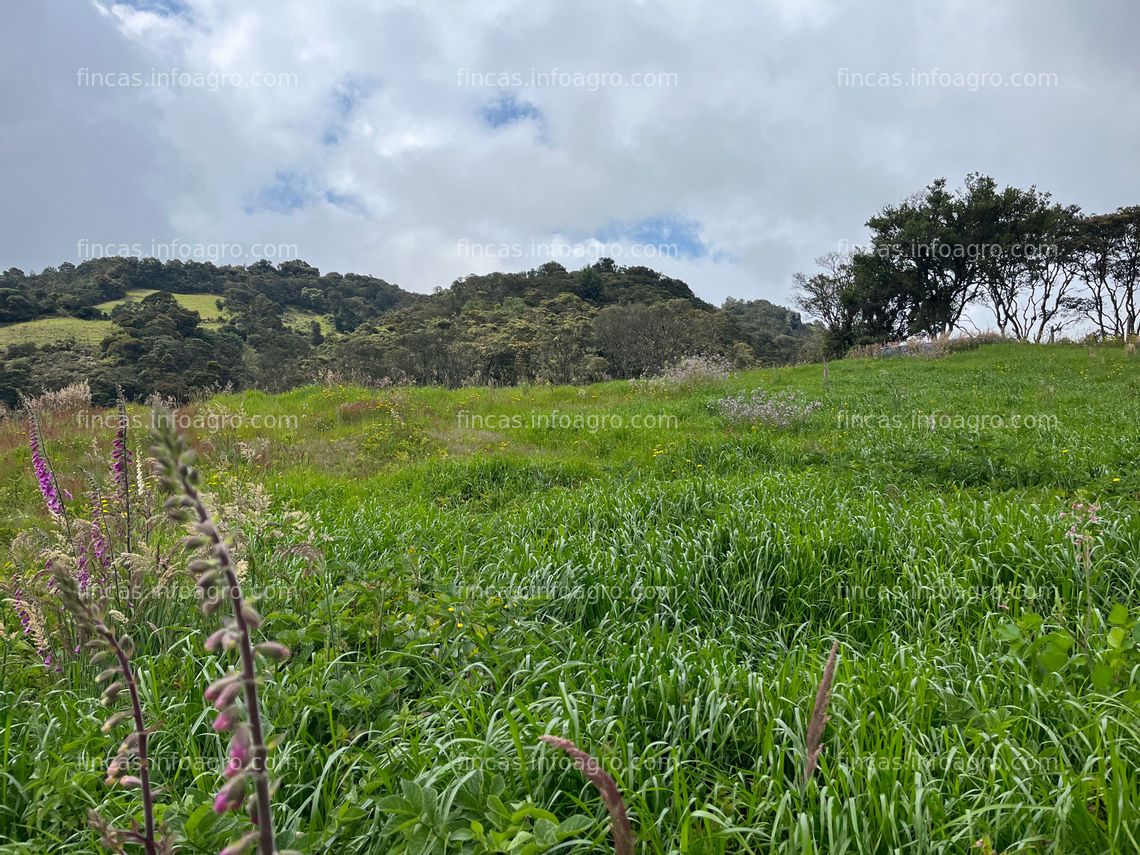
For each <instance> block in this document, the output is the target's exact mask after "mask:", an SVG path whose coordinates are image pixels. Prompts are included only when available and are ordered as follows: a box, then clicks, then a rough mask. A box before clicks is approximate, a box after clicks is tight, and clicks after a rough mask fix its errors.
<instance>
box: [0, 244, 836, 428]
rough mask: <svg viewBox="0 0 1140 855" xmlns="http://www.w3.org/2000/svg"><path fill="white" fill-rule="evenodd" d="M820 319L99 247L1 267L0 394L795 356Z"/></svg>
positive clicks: (590, 277)
mask: <svg viewBox="0 0 1140 855" xmlns="http://www.w3.org/2000/svg"><path fill="white" fill-rule="evenodd" d="M819 337H820V329H819V328H818V327H817V326H814V325H809V324H805V323H803V322H802V320H801V319H800V316H799V315H798V314H797V313H796V312H794V311H791V310H789V309H786V308H784V307H781V306H776V305H774V304H772V303H769V302H768V301H766V300H754V301H742V300H729V301H727V302H726V303H725V305H724V306H723V307H722V308H716V307H714V306H712V305H710V304H708V303H706V302H704V301H703V300H700V299H699V298H697V297H696V296H695V295H694V293H693V291H692V289H691V288H690V287H689V286H688V285H687V284H686V283H684V282H682V281H680V280H677V279H672V278H669V277H667V276H664V275H662V274H661V273H658V272H657V271H654V270H651V269H649V268H647V267H636V266H635V267H621V266H619V265H617V264H615V263H614V262H613V261H612V260H611V259H601V260H600V261H598V262H596V263H594V264H592V265H590V266H587V267H584V268H582V269H580V270H576V271H568V270H566V269H565V268H564V267H562V266H561V265H559V264H557V263H553V262H551V263H547V264H545V265H543V266H541V267H539V268H536V269H534V270H530V271H526V272H522V273H491V274H486V275H477V276H476V275H473V276H467V277H464V278H462V279H459V280H457V281H456V282H454V283H452V284H451V285H450V286H448V287H446V288H437V289H436V290H435V292H434V293H432V294H426V295H425V294H416V293H412V292H409V291H405V290H403V289H402V288H400V287H398V286H396V285H393V284H391V283H389V282H385V281H384V280H382V279H378V278H376V277H372V276H364V275H358V274H352V273H349V274H340V273H325V274H322V273H321V272H320V271H319V270H318V269H317V268H315V267H313V266H312V265H310V264H307V263H306V262H304V261H300V260H295V261H287V262H283V263H281V264H278V265H276V266H275V265H273V264H271V263H269V262H268V261H260V262H258V263H256V264H252V265H250V266H248V267H242V266H217V265H214V264H212V263H208V262H182V261H168V262H165V263H164V262H160V261H158V260H156V259H152V258H146V259H140V258H123V257H111V258H101V259H95V260H91V261H86V262H84V263H82V264H80V265H73V264H63V265H60V266H59V267H57V268H47V269H45V270H43V271H41V272H40V273H37V274H25V273H24V272H23V271H21V270H18V269H11V270H8V271H7V272H5V273H4V274H3V275H2V276H0V347H3V348H4V349H3V350H2V351H0V353H2V354H3V355H2V357H0V401H2V402H4V403H6V404H8V405H9V406H10V405H12V404H13V403H14V402H15V401H16V400H18V396H19V393H20V392H24V393H38V392H40V391H42V390H45V389H48V390H50V389H56V388H61V387H62V386H64V385H67V384H69V383H72V382H76V381H79V380H87V381H89V382H90V383H91V385H92V388H93V390H94V392H95V395H96V398H97V399H100V400H107V399H108V398H109V397H111V396H113V395H114V390H115V389H116V388H117V387H121V388H122V389H123V390H124V391H125V392H126V393H127V394H128V395H129V396H131V397H136V398H138V397H145V396H146V395H149V394H151V393H152V392H159V393H161V394H163V395H169V396H173V397H176V398H185V397H189V396H193V395H195V394H198V393H200V392H201V391H204V390H209V389H212V388H219V387H223V386H226V385H233V386H235V387H238V388H242V387H257V388H264V389H269V390H281V389H285V388H289V387H292V386H295V385H299V384H303V383H307V382H311V381H312V380H314V379H316V378H319V377H324V376H330V375H336V376H339V377H342V378H345V379H351V380H358V381H361V382H383V381H385V380H390V381H393V382H413V383H434V384H441V385H448V386H456V385H461V384H467V383H500V384H512V383H520V382H554V383H576V382H589V381H593V380H599V379H604V378H620V377H641V376H646V375H651V374H653V373H655V372H657V371H660V370H661V369H662V368H664V367H665V366H667V365H668V364H670V363H671V362H673V361H675V360H677V359H679V358H681V357H683V356H686V355H691V354H714V355H719V356H722V357H724V358H726V359H728V360H730V361H731V362H732V363H733V364H734V365H737V366H740V367H744V366H748V365H755V364H768V365H771V364H781V363H788V362H794V361H796V360H798V359H801V358H803V357H805V356H806V355H808V354H809V352H814V350H813V349H817V348H818V343H819Z"/></svg>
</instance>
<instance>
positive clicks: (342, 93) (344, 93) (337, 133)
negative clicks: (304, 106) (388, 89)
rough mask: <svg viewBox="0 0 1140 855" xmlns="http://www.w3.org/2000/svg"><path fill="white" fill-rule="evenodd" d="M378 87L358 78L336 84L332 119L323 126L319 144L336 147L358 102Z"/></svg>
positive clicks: (350, 78) (371, 82) (374, 82)
mask: <svg viewBox="0 0 1140 855" xmlns="http://www.w3.org/2000/svg"><path fill="white" fill-rule="evenodd" d="M378 87H379V84H378V83H376V81H373V80H368V79H366V78H360V77H349V78H346V79H345V80H343V81H341V82H340V83H338V84H337V85H336V86H335V87H334V88H333V90H332V99H331V100H332V118H331V119H330V120H329V122H328V124H327V125H325V129H324V132H323V133H322V134H321V142H322V143H324V144H325V145H336V144H337V143H339V142H340V141H341V139H342V138H343V137H344V132H345V128H346V126H347V124H348V120H349V119H350V118H352V114H353V113H354V112H356V108H357V107H359V106H360V102H361V101H363V100H364V99H365V98H367V97H368V96H369V95H371V94H372V93H373V92H375V91H376V89H377V88H378Z"/></svg>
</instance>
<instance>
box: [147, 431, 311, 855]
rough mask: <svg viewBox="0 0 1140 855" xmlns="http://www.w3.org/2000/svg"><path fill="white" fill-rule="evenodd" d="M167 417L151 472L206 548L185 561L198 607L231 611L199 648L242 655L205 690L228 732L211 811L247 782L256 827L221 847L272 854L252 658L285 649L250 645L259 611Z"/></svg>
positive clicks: (238, 802)
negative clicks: (220, 784) (222, 782)
mask: <svg viewBox="0 0 1140 855" xmlns="http://www.w3.org/2000/svg"><path fill="white" fill-rule="evenodd" d="M171 422H172V419H170V418H168V417H163V416H162V415H161V414H159V415H158V416H157V417H156V418H155V419H154V424H155V425H156V427H155V430H154V431H153V434H152V436H153V438H154V441H155V446H154V452H153V454H154V457H155V472H156V474H157V475H158V476H159V479H160V484H161V486H162V488H163V489H164V490H166V491H167V492H169V493H171V496H170V498H169V499H167V501H166V509H167V512H168V513H169V514H170V516H171V518H172V519H174V520H175V521H178V522H182V523H186V524H187V525H188V526H189V528H190V529H191V531H192V532H193V533H192V534H191V535H190V537H189V538H187V541H186V546H187V547H188V548H190V549H202V548H205V549H206V550H207V557H206V558H202V559H198V560H196V561H192V562H191V563H190V567H189V569H190V571H191V572H192V573H193V574H194V576H195V577H196V579H197V584H198V587H199V589H200V590H201V592H202V597H203V600H202V610H203V611H204V612H205V613H206V614H213V613H214V612H215V611H217V610H218V608H219V607H221V606H222V605H223V603H226V602H228V603H229V605H230V607H231V610H232V616H229V617H226V618H225V619H224V620H223V623H222V626H221V628H220V629H218V630H216V631H215V632H213V633H211V635H210V636H209V638H207V639H206V642H205V647H206V649H207V650H208V651H210V652H211V653H213V652H222V651H227V650H232V649H235V648H236V649H237V651H238V653H239V660H240V670H238V671H232V672H230V673H228V674H226V675H225V676H223V677H222V678H221V679H220V680H217V681H215V682H213V683H211V684H210V685H209V686H208V687H207V688H206V691H205V699H206V700H207V701H209V702H210V703H212V704H213V705H214V707H215V708H216V709H217V710H218V715H217V717H216V718H215V719H214V730H215V731H217V732H218V733H225V732H230V731H232V732H233V736H232V737H231V739H230V751H229V761H228V763H227V766H226V769H225V772H224V776H225V777H226V778H227V779H228V780H227V783H226V784H225V785H224V786H223V787H222V788H221V790H219V791H218V794H217V796H216V797H215V799H214V810H215V811H217V812H218V813H226V812H229V811H233V810H238V809H239V808H241V807H242V805H243V804H247V802H246V790H247V787H248V785H249V784H250V783H252V788H253V792H252V794H251V795H250V798H249V800H248V804H247V809H248V811H249V813H250V816H251V818H252V819H253V821H254V823H255V824H256V825H257V830H256V831H255V832H250V833H249V834H247V835H245V836H243V837H241V838H239V839H238V840H236V841H234V842H233V843H231V844H230V845H229V846H228V847H226V849H224V850H222V851H223V852H224V853H237V852H246V851H247V850H249V849H250V848H251V847H252V846H254V845H255V844H256V846H257V852H258V853H259V855H274V852H275V835H274V830H273V812H272V805H271V801H270V785H269V773H268V762H267V761H268V756H269V747H268V745H267V743H266V740H265V734H264V730H263V724H262V717H261V707H260V705H259V703H258V694H257V673H256V657H257V656H258V655H262V656H265V657H267V658H273V659H284V658H287V657H288V655H289V651H288V649H287V648H285V647H284V645H281V644H277V643H276V642H273V641H267V642H262V643H261V644H258V645H256V646H255V645H254V642H253V640H252V638H251V633H252V632H254V631H255V630H257V629H258V627H260V626H261V622H262V621H261V615H259V614H258V613H257V611H256V609H254V608H253V606H252V605H251V604H250V603H249V602H247V601H246V600H245V598H244V596H243V594H242V589H241V583H240V580H239V578H238V571H237V565H236V562H235V561H234V558H233V555H232V554H231V553H230V550H229V547H228V546H227V545H226V542H225V540H224V539H223V538H222V534H221V532H220V531H219V530H218V527H217V525H216V524H215V523H214V520H213V518H212V517H211V516H210V512H209V510H208V509H207V508H206V505H205V503H204V502H203V501H202V496H201V493H200V492H199V491H198V483H199V479H198V473H197V471H196V470H195V469H194V468H193V466H192V464H193V461H194V453H193V451H192V450H191V449H190V448H188V447H187V445H186V441H185V439H184V438H183V437H182V436H180V435H179V434H178V433H176V432H175V431H174V430H173V429H172V428H171V427H170V425H171Z"/></svg>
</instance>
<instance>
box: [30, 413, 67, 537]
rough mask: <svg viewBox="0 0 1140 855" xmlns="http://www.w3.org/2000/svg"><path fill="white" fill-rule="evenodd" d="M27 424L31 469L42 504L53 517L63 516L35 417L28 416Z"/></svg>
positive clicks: (57, 491) (60, 502)
mask: <svg viewBox="0 0 1140 855" xmlns="http://www.w3.org/2000/svg"><path fill="white" fill-rule="evenodd" d="M28 421H29V424H28V445H29V446H30V447H31V449H32V468H33V469H34V470H35V473H36V481H37V482H39V485H40V493H42V494H43V497H44V503H45V504H46V505H47V509H48V511H50V512H51V514H52V515H53V516H57V517H58V516H62V515H63V501H62V500H61V499H60V496H59V488H58V487H57V486H56V483H55V475H54V474H53V473H52V471H51V466H49V465H48V462H47V457H46V456H45V455H44V451H43V443H42V441H41V440H40V430H39V425H38V424H37V422H36V419H35V416H29V420H28Z"/></svg>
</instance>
